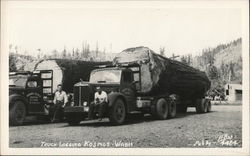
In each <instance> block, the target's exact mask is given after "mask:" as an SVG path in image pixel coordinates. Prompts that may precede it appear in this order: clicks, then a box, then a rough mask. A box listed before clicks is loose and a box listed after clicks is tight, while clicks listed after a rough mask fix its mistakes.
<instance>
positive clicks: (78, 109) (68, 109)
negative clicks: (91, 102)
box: [64, 106, 89, 114]
mask: <svg viewBox="0 0 250 156" xmlns="http://www.w3.org/2000/svg"><path fill="white" fill-rule="evenodd" d="M64 112H65V113H74V112H76V113H77V112H78V113H86V114H88V112H89V107H88V106H86V107H84V106H67V107H65V108H64Z"/></svg>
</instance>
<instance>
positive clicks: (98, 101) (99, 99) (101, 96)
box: [90, 86, 108, 120]
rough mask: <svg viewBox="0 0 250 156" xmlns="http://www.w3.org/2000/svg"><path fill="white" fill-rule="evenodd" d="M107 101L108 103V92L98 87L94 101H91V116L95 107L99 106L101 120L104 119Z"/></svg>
mask: <svg viewBox="0 0 250 156" xmlns="http://www.w3.org/2000/svg"><path fill="white" fill-rule="evenodd" d="M107 103H108V96H107V93H106V92H105V91H102V90H101V87H100V86H98V87H96V93H95V96H94V103H91V105H90V117H91V116H92V115H93V112H94V111H95V110H94V107H95V106H97V108H98V117H99V118H100V120H102V117H103V114H104V113H105V111H106V107H107Z"/></svg>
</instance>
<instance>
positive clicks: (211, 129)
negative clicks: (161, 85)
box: [9, 105, 242, 148]
mask: <svg viewBox="0 0 250 156" xmlns="http://www.w3.org/2000/svg"><path fill="white" fill-rule="evenodd" d="M9 132H10V139H9V144H10V147H45V148H48V147H74V148H76V147H81V148H91V147H101V148H103V147H128V148H129V147H134V148H135V147H151V148H153V147H163V148H164V147H241V146H242V106H241V105H230V106H225V105H214V106H213V107H212V112H210V113H207V114H196V113H195V109H194V108H189V109H188V112H187V113H185V114H177V117H176V118H174V119H168V120H153V119H152V118H151V116H147V115H145V116H144V117H143V118H140V119H136V120H135V119H134V120H131V121H128V122H127V123H126V124H124V125H122V126H112V125H111V124H110V123H109V122H108V119H104V120H102V121H98V120H92V121H83V122H81V124H80V125H79V126H68V124H67V123H53V124H52V123H42V122H40V123H37V122H28V123H26V125H25V126H18V127H10V129H9Z"/></svg>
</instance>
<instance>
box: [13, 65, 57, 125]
mask: <svg viewBox="0 0 250 156" xmlns="http://www.w3.org/2000/svg"><path fill="white" fill-rule="evenodd" d="M52 76H53V72H52V71H51V70H42V71H34V72H28V71H27V72H25V71H22V72H12V73H10V74H9V112H10V114H9V121H10V125H22V124H23V122H24V119H25V117H26V116H28V115H48V114H49V113H48V112H46V111H45V104H47V105H51V104H52V103H53V93H52V83H53V82H52Z"/></svg>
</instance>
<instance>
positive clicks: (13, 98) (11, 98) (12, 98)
mask: <svg viewBox="0 0 250 156" xmlns="http://www.w3.org/2000/svg"><path fill="white" fill-rule="evenodd" d="M17 100H20V101H23V103H24V104H25V106H26V112H28V110H27V109H28V107H27V104H28V100H27V99H26V98H25V97H23V96H22V95H19V94H12V95H10V96H9V108H11V107H12V106H13V104H14V102H15V101H17Z"/></svg>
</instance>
